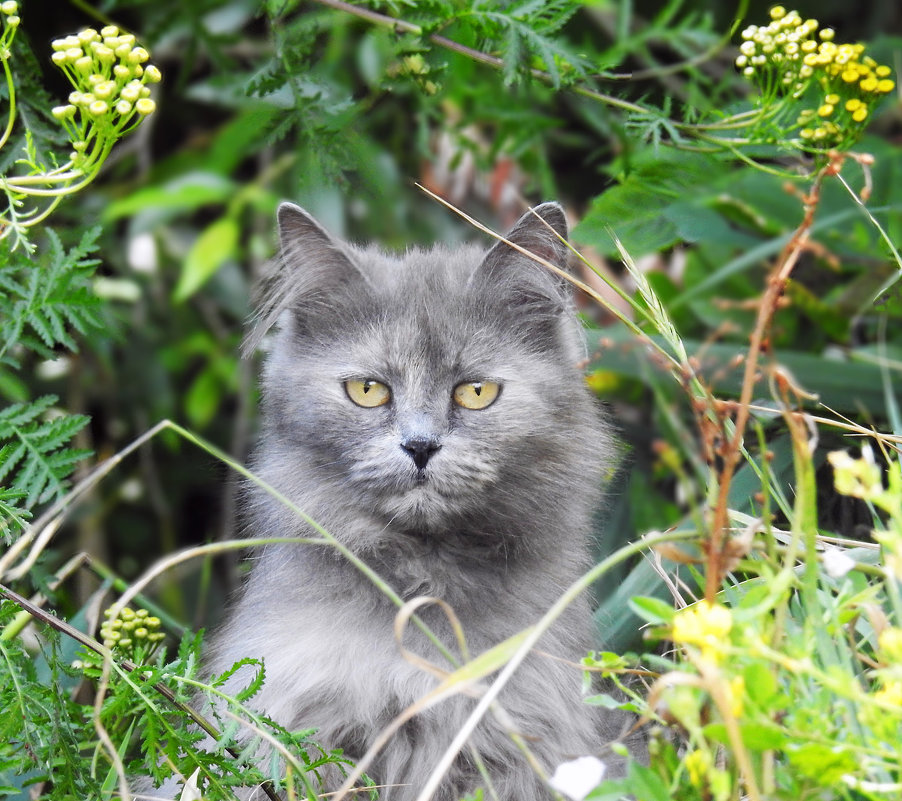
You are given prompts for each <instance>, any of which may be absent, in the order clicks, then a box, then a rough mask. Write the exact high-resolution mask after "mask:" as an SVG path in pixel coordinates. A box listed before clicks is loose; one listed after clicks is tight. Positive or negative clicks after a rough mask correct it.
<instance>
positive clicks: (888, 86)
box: [877, 78, 896, 94]
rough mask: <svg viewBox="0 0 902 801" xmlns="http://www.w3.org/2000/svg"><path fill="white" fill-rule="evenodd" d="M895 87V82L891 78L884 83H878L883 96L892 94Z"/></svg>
mask: <svg viewBox="0 0 902 801" xmlns="http://www.w3.org/2000/svg"><path fill="white" fill-rule="evenodd" d="M895 87H896V84H895V82H894V81H891V80H890V79H889V78H884V79H883V80H882V81H878V82H877V91H878V92H882V93H883V94H886V93H887V92H892V91H893V89H895Z"/></svg>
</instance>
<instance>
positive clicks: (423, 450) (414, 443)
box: [401, 439, 442, 470]
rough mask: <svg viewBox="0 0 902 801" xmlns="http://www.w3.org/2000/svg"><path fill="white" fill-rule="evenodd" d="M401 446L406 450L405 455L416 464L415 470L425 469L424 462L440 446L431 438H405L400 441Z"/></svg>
mask: <svg viewBox="0 0 902 801" xmlns="http://www.w3.org/2000/svg"><path fill="white" fill-rule="evenodd" d="M401 447H402V448H403V449H404V450H405V451H407V455H408V456H410V458H411V459H413V463H414V464H415V465H416V466H417V470H425V469H426V463H427V462H428V461H429V460H430V459H431V458H432V455H433V454H434V453H435V452H436V451H437V450H438V449H439V448H441V447H442V446H441V445H439V444H438V443H437V442H436V441H435V440H433V439H407V440H404V442H402V443H401Z"/></svg>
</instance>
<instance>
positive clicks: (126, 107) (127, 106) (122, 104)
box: [116, 100, 132, 117]
mask: <svg viewBox="0 0 902 801" xmlns="http://www.w3.org/2000/svg"><path fill="white" fill-rule="evenodd" d="M116 111H117V112H118V113H119V114H121V115H122V116H123V117H124V116H125V115H126V114H131V111H132V104H131V103H129V102H128V100H120V101H119V102H118V103H116Z"/></svg>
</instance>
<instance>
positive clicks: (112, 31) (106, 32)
mask: <svg viewBox="0 0 902 801" xmlns="http://www.w3.org/2000/svg"><path fill="white" fill-rule="evenodd" d="M100 35H101V36H102V37H103V38H104V39H106V38H107V37H108V36H118V35H119V28H117V27H116V26H115V25H107V26H106V27H105V28H101V29H100Z"/></svg>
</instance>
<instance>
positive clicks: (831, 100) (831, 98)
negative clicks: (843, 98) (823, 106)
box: [824, 94, 839, 106]
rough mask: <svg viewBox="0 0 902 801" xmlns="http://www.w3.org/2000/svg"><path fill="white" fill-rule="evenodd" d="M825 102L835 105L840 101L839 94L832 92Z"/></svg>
mask: <svg viewBox="0 0 902 801" xmlns="http://www.w3.org/2000/svg"><path fill="white" fill-rule="evenodd" d="M824 102H825V103H832V104H833V105H834V106H835V105H836V104H837V103H839V95H834V94H830V95H827V96H826V97H825V98H824Z"/></svg>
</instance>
